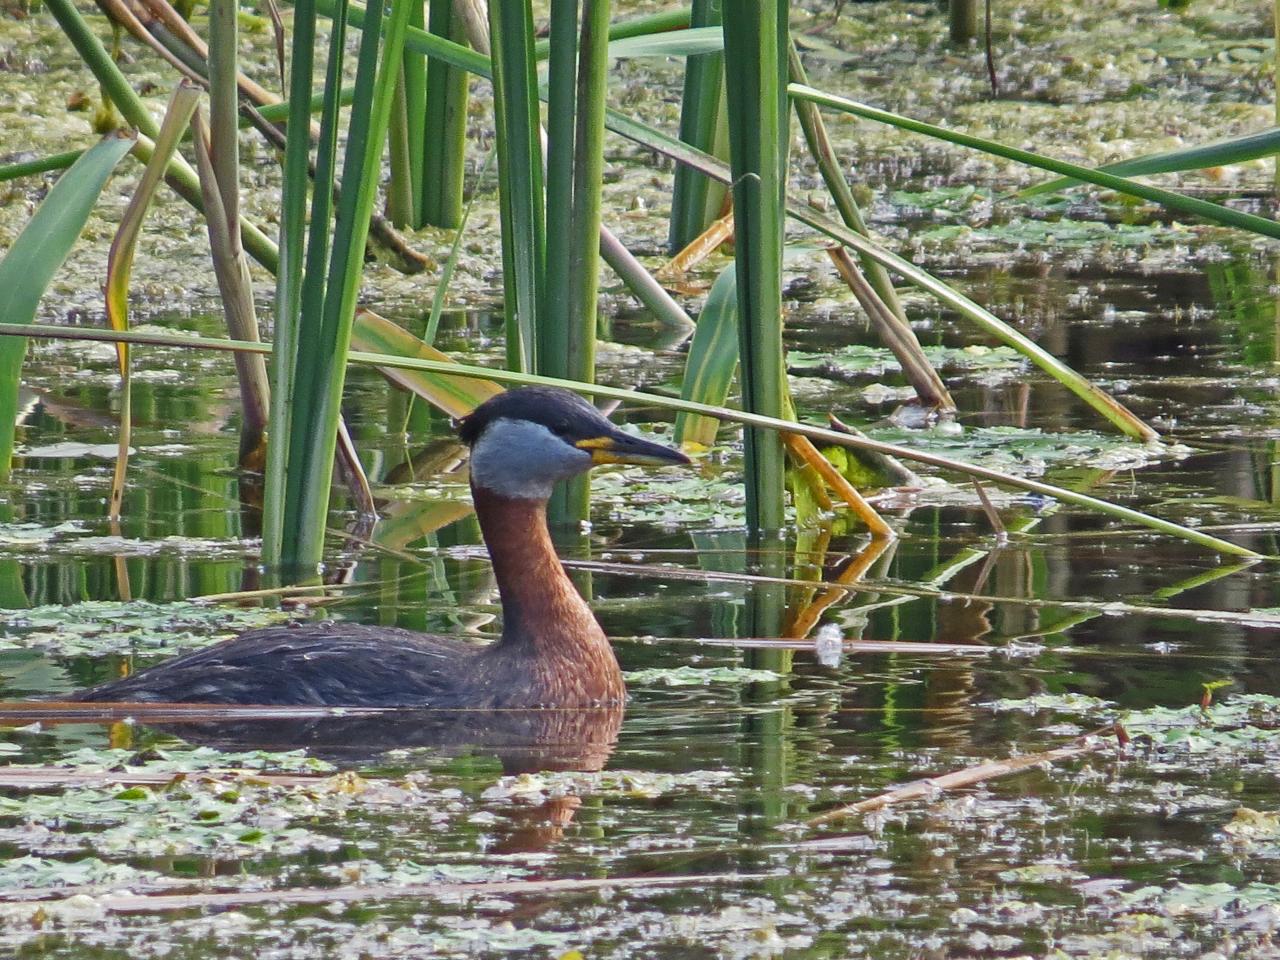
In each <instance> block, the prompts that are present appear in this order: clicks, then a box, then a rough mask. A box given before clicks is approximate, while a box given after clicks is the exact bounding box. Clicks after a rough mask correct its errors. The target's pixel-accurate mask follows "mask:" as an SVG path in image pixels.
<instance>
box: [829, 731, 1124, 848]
mask: <svg viewBox="0 0 1280 960" xmlns="http://www.w3.org/2000/svg"><path fill="white" fill-rule="evenodd" d="M1116 729H1117V728H1115V727H1105V728H1103V729H1102V730H1095V731H1094V732H1093V733H1088V734H1085V735H1084V736H1082V737H1078V738H1077V739H1076V740H1074V741H1073V742H1072V743H1070V744H1068V745H1067V746H1064V747H1055V748H1054V749H1052V750H1045V751H1043V752H1042V753H1029V754H1027V755H1026V756H1022V757H1011V758H1010V759H1008V760H991V761H987V762H986V763H980V764H977V765H976V766H972V767H965V768H964V769H963V770H954V771H952V772H951V773H946V774H943V775H942V776H940V777H925V778H923V779H920V780H913V781H912V782H911V783H906V784H903V785H902V786H900V787H895V788H894V789H892V790H889V791H887V792H885V793H880V794H877V795H876V796H874V797H868V798H867V799H866V800H859V801H858V802H857V803H851V804H848V805H847V806H843V807H837V808H836V809H834V810H828V811H827V812H826V813H822V814H819V815H818V816H816V817H813V818H811V819H809V820H807V821H805V826H807V827H818V826H822V825H823V824H827V823H831V822H832V821H835V820H843V819H845V818H847V817H853V816H857V815H858V814H860V813H870V812H871V811H873V810H883V809H885V808H886V807H892V806H895V805H897V804H899V803H905V802H906V801H908V800H919V799H921V798H925V797H934V796H937V795H938V794H939V793H945V792H946V791H948V790H959V789H961V788H962V787H972V786H974V785H975V784H979V783H984V782H986V781H987V780H995V779H997V778H998V777H1007V776H1009V775H1011V774H1014V773H1021V772H1022V771H1023V770H1029V769H1031V768H1032V767H1040V766H1045V765H1047V764H1050V763H1056V762H1058V761H1060V760H1072V759H1075V758H1076V757H1082V756H1085V755H1086V754H1090V753H1096V752H1097V751H1098V750H1101V749H1102V747H1103V746H1104V745H1105V743H1106V741H1105V740H1101V739H1099V737H1098V735H1099V734H1100V733H1104V732H1105V733H1111V734H1113V735H1114V734H1115V733H1116Z"/></svg>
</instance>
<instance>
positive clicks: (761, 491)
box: [724, 0, 789, 532]
mask: <svg viewBox="0 0 1280 960" xmlns="http://www.w3.org/2000/svg"><path fill="white" fill-rule="evenodd" d="M787 11H788V6H787V4H786V3H783V2H781V0H761V2H749V0H729V2H726V4H725V7H724V48H725V54H724V56H725V91H726V103H727V107H728V113H729V155H730V159H731V164H730V166H731V170H732V181H733V210H734V240H735V246H734V250H735V253H734V260H735V262H736V264H737V276H738V353H739V363H740V366H739V371H740V373H739V376H740V382H741V385H742V405H743V407H744V408H745V409H746V410H747V411H749V412H751V413H755V414H760V415H763V416H767V417H772V418H774V419H782V418H783V417H784V416H785V415H786V406H787V378H786V367H785V364H784V363H783V355H782V242H783V225H784V219H785V210H786V207H785V190H786V158H787V147H788V131H787V118H788V116H789V110H788V107H787V97H786V82H787V73H786V70H787V62H786V50H787ZM785 466H786V463H785V460H784V458H783V450H782V443H781V441H780V439H779V437H778V435H777V434H776V433H769V432H764V431H761V430H757V429H749V430H747V431H745V463H744V470H745V474H746V476H745V480H746V489H747V526H748V528H749V529H751V530H760V531H766V532H771V531H777V530H780V529H782V526H783V523H784V521H785V517H784V509H783V505H784V491H785Z"/></svg>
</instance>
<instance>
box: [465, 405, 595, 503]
mask: <svg viewBox="0 0 1280 960" xmlns="http://www.w3.org/2000/svg"><path fill="white" fill-rule="evenodd" d="M590 467H591V454H590V453H588V452H587V451H586V450H579V449H578V448H577V447H575V446H573V445H572V444H570V443H568V442H567V441H565V440H562V439H560V438H559V437H557V436H556V435H555V434H554V433H552V432H551V431H550V430H548V429H547V428H546V427H544V426H542V425H541V424H538V423H530V422H529V421H527V420H509V419H505V418H504V419H501V420H495V421H494V422H493V423H491V424H490V425H489V426H488V427H486V428H485V431H484V433H483V434H481V435H480V439H479V440H477V441H476V443H475V446H474V447H472V450H471V482H472V484H474V485H475V486H477V487H480V488H482V489H484V490H488V491H490V492H492V493H496V494H498V495H500V496H504V497H512V498H515V499H517V500H545V499H547V498H548V497H550V496H551V491H552V489H553V488H554V487H555V485H556V484H557V483H559V482H560V481H561V480H564V479H566V478H568V477H572V476H574V475H575V474H578V473H582V472H584V471H586V470H588V469H590Z"/></svg>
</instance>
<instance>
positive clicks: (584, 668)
mask: <svg viewBox="0 0 1280 960" xmlns="http://www.w3.org/2000/svg"><path fill="white" fill-rule="evenodd" d="M458 433H459V436H460V437H461V438H462V439H463V440H464V441H465V442H466V443H467V444H468V445H469V446H470V447H471V492H472V496H473V499H474V502H475V508H476V516H477V518H478V519H479V521H480V529H481V532H482V533H483V535H484V541H485V545H486V546H487V547H488V548H489V556H490V558H491V559H492V562H493V569H494V576H495V579H496V581H497V584H498V592H499V593H500V594H501V597H502V636H501V638H500V639H499V640H497V641H496V642H494V643H492V644H490V645H489V646H486V647H477V646H476V645H475V644H473V643H470V642H467V641H464V640H459V639H454V638H450V637H438V636H431V635H427V634H421V633H415V632H412V631H409V630H400V629H396V628H386V627H367V626H361V625H359V624H351V623H340V622H339V623H334V622H327V623H319V624H295V625H293V626H280V627H268V628H265V629H262V630H253V631H250V632H248V633H245V634H242V635H240V636H239V637H236V638H235V639H232V640H228V641H226V642H225V643H220V644H217V645H215V646H213V647H210V648H208V649H206V650H199V651H196V652H194V653H191V654H187V655H185V656H181V657H177V658H175V659H173V660H169V661H167V662H165V663H162V664H159V665H158V666H156V667H153V668H151V669H150V670H145V671H143V672H141V673H138V674H135V675H133V676H131V677H126V678H124V679H122V680H116V681H112V682H110V683H105V684H102V685H101V686H98V687H94V688H92V689H90V690H87V691H84V692H82V693H81V694H80V696H79V699H81V700H94V701H99V702H105V701H114V702H129V701H147V702H157V703H160V702H165V703H172V702H177V703H236V704H309V705H329V706H417V707H426V706H430V707H445V708H455V707H456V708H469V709H474V708H499V707H504V708H519V707H548V706H556V707H588V706H599V705H608V704H617V703H620V702H621V701H622V699H623V698H624V696H625V689H624V687H623V683H622V673H621V671H620V670H619V669H618V662H617V660H616V659H615V658H614V655H613V649H612V648H611V647H610V646H609V642H608V640H607V639H606V637H605V635H604V632H603V631H602V630H601V629H600V625H599V624H598V623H597V622H596V619H595V616H594V615H593V614H592V613H591V610H590V608H589V607H588V606H587V604H586V602H585V601H584V600H583V599H582V597H581V596H579V594H578V592H577V590H576V589H575V588H574V586H573V583H572V581H570V580H569V577H568V576H567V575H566V574H565V572H564V568H563V567H562V566H561V564H560V560H559V558H558V557H557V556H556V553H555V549H554V547H553V546H552V543H551V536H550V534H549V532H548V530H547V522H546V503H547V499H548V498H549V497H550V495H551V491H552V490H553V488H554V487H555V485H556V484H557V483H559V482H560V481H562V480H565V479H568V478H569V477H572V476H575V475H577V474H580V473H583V472H585V471H587V470H589V469H590V468H591V467H592V466H595V465H597V464H603V463H634V464H646V465H650V466H662V465H670V464H683V463H688V462H689V460H688V458H687V457H685V455H684V454H682V453H680V452H679V451H677V450H673V449H671V448H669V447H665V446H663V445H661V444H658V443H654V442H652V441H649V440H645V439H643V438H641V437H637V436H633V435H631V434H628V433H625V432H623V431H622V430H619V429H618V428H617V427H616V426H614V425H613V424H612V423H610V422H609V420H608V419H607V418H605V417H604V416H603V415H602V414H601V413H600V412H599V411H598V410H596V408H595V407H593V406H592V405H591V404H589V403H588V402H587V401H585V400H583V399H582V398H581V397H578V396H577V395H576V394H573V393H570V392H569V391H566V390H558V389H552V388H547V387H521V388H518V389H515V390H508V391H507V392H505V393H501V394H498V395H497V396H495V397H493V398H492V399H490V400H487V401H485V402H484V403H483V404H481V405H480V406H479V407H477V408H476V409H475V411H474V412H473V413H472V414H471V415H470V416H468V417H466V418H465V419H464V420H463V421H462V423H461V426H460V428H459V431H458Z"/></svg>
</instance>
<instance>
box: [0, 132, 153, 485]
mask: <svg viewBox="0 0 1280 960" xmlns="http://www.w3.org/2000/svg"><path fill="white" fill-rule="evenodd" d="M132 144H133V141H132V140H131V139H130V138H127V137H122V136H116V135H111V136H108V137H106V138H105V139H103V140H100V141H99V142H98V143H97V144H95V145H94V146H92V147H90V148H89V149H88V150H86V151H85V152H84V154H83V156H81V157H80V158H79V159H78V160H76V162H75V163H74V164H72V166H71V168H70V169H69V170H68V171H67V172H66V173H64V174H63V175H62V176H61V177H59V178H58V182H57V183H55V184H54V185H53V187H52V189H50V190H49V193H48V195H47V196H46V197H45V198H44V201H43V202H42V203H41V204H40V206H39V207H38V208H37V209H36V212H35V213H34V214H33V215H32V217H31V219H30V220H28V221H27V224H26V226H25V227H23V228H22V232H21V233H19V234H18V237H17V239H16V240H14V241H13V245H12V246H11V247H9V249H8V251H7V252H6V253H5V255H4V259H2V260H0V323H3V324H27V323H31V322H32V321H33V320H34V319H35V315H36V310H37V308H38V307H39V305H40V298H41V297H43V296H44V292H45V290H46V289H47V288H48V286H49V283H50V281H51V280H52V279H53V275H54V274H55V273H56V272H57V271H58V268H59V267H60V266H62V262H63V261H64V260H66V258H67V254H68V253H70V252H71V247H72V245H73V244H74V243H75V242H76V239H77V238H78V237H79V236H80V232H81V231H82V230H84V225H85V222H86V221H87V220H88V219H89V212H90V211H91V210H92V209H93V206H94V204H95V203H97V201H98V196H99V195H100V194H101V193H102V188H103V186H105V184H106V182H107V179H108V178H109V177H110V176H111V172H112V171H113V170H115V168H116V164H118V163H119V162H120V160H121V159H122V158H123V157H124V155H125V154H126V153H128V152H129V149H130V147H131V146H132ZM26 352H27V344H26V341H25V340H23V339H21V338H6V339H5V340H4V342H3V343H0V477H7V476H8V475H9V467H10V463H11V461H12V457H13V439H14V431H15V428H16V427H17V419H18V386H19V383H20V381H21V378H22V361H23V358H24V357H25V356H26Z"/></svg>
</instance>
